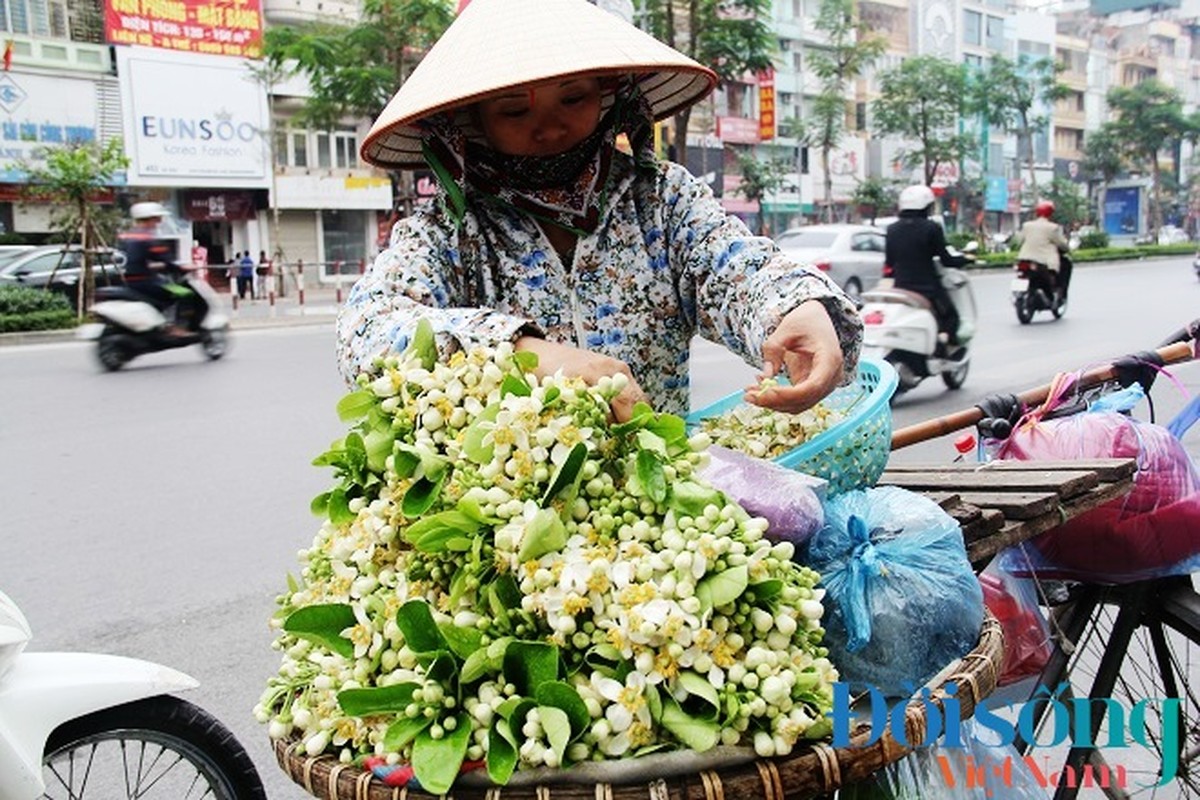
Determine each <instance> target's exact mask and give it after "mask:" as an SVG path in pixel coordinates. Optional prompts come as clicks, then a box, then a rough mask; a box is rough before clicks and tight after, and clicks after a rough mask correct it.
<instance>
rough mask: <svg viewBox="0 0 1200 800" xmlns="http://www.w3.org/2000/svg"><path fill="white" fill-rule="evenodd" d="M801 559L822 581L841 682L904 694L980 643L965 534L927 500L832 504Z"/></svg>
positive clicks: (901, 493)
mask: <svg viewBox="0 0 1200 800" xmlns="http://www.w3.org/2000/svg"><path fill="white" fill-rule="evenodd" d="M801 560H802V561H803V562H804V563H806V564H808V565H809V566H811V567H812V568H813V569H815V570H817V571H818V572H820V573H821V582H822V584H823V585H824V587H825V589H826V594H825V598H824V602H825V608H826V618H825V620H824V624H825V631H826V633H825V639H824V643H825V645H826V646H827V647H828V648H829V658H830V660H831V661H833V663H834V665H835V666H836V667H837V668H838V671H839V673H841V677H842V680H845V681H849V682H852V683H862V684H866V685H868V686H874V687H876V688H877V689H878V690H879V691H880V692H882V693H883V694H884V695H886V696H890V697H903V696H907V695H909V694H911V693H912V691H913V690H914V689H915V688H917V687H920V686H921V685H923V684H924V683H925V682H926V681H928V680H929V679H930V678H931V677H933V676H934V675H935V674H936V673H937V672H938V671H940V670H941V669H942V668H943V667H945V666H946V665H947V664H949V663H950V662H952V661H954V660H955V659H957V658H961V657H962V656H963V655H965V654H966V653H968V652H970V650H971V649H972V648H973V647H974V646H975V644H976V642H978V641H979V630H980V628H981V627H982V625H983V592H982V590H981V589H980V586H979V581H978V580H977V579H976V577H975V573H974V571H973V570H972V569H971V562H970V561H969V560H968V559H967V551H966V548H965V547H964V546H963V540H962V530H961V528H960V527H959V525H958V523H957V522H956V521H955V520H954V518H953V517H951V516H950V515H949V514H947V513H946V512H945V511H943V510H942V509H941V507H940V506H938V505H937V504H936V503H934V502H933V501H932V500H929V499H928V498H926V497H923V496H922V495H919V494H916V493H915V492H910V491H907V490H904V489H900V488H897V487H893V486H884V487H880V488H876V489H866V490H863V491H854V492H846V493H844V494H840V495H836V496H834V497H832V498H830V499H829V501H828V502H827V503H826V504H825V525H824V526H823V527H822V528H821V529H820V530H819V531H818V532H817V533H816V535H815V536H814V537H813V538H812V539H811V540H810V541H809V543H808V547H807V549H806V551H805V553H804V554H803V555H802V557H801Z"/></svg>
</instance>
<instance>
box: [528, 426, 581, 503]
mask: <svg viewBox="0 0 1200 800" xmlns="http://www.w3.org/2000/svg"><path fill="white" fill-rule="evenodd" d="M586 458H587V445H585V444H584V443H583V442H576V443H575V446H574V447H572V448H571V452H570V453H568V454H567V458H566V460H565V461H563V463H562V464H561V465H559V467H558V470H557V471H556V472H555V473H554V478H553V479H551V481H550V486H549V487H547V489H546V493H545V494H544V495H542V502H541V503H539V505H541V506H546V505H549V503H550V501H551V500H552V499H554V497H555V495H557V494H558V493H559V492H561V491H562V490H563V489H564V488H565V487H566V486H567V485H568V484H577V483H578V478H579V475H580V470H581V469H582V468H583V462H584V460H585V459H586Z"/></svg>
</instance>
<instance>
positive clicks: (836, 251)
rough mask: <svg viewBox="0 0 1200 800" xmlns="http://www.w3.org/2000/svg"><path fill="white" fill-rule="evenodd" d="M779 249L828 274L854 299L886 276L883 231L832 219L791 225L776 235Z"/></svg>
mask: <svg viewBox="0 0 1200 800" xmlns="http://www.w3.org/2000/svg"><path fill="white" fill-rule="evenodd" d="M775 242H776V243H777V244H778V245H779V249H780V250H782V251H783V252H784V253H786V254H787V255H788V256H789V257H791V258H794V259H796V260H797V261H800V262H803V263H805V264H809V265H810V266H814V267H816V268H817V269H819V270H821V271H822V272H824V273H826V274H827V275H829V277H830V278H832V279H833V280H834V281H835V282H836V283H837V285H838V286H840V287H842V289H844V290H845V291H846V294H848V295H850V297H851V298H853V299H854V300H855V301H857V300H858V298H859V296H860V295H861V294H862V293H863V291H865V290H867V289H871V288H873V287H874V286H875V284H876V283H878V282H879V279H880V278H882V277H883V250H884V242H885V238H884V235H883V231H881V230H879V229H878V228H873V227H871V226H870V225H851V224H840V223H833V224H828V225H806V226H804V227H801V228H791V229H789V230H786V231H784V232H783V233H781V234H779V236H777V237H776V239H775Z"/></svg>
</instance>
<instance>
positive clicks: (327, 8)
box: [262, 0, 359, 25]
mask: <svg viewBox="0 0 1200 800" xmlns="http://www.w3.org/2000/svg"><path fill="white" fill-rule="evenodd" d="M262 10H263V19H264V20H265V21H266V23H267V24H268V25H303V24H305V23H307V22H316V21H318V20H320V21H324V22H339V21H341V22H346V23H352V22H355V21H357V20H358V18H359V6H358V3H357V2H355V1H354V0H263V6H262Z"/></svg>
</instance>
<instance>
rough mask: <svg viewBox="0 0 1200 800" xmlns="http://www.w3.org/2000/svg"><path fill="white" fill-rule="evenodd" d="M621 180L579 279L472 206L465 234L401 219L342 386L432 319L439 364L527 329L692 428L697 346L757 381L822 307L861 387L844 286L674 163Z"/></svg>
mask: <svg viewBox="0 0 1200 800" xmlns="http://www.w3.org/2000/svg"><path fill="white" fill-rule="evenodd" d="M613 170H614V172H613V176H612V178H611V181H610V184H609V186H610V193H611V196H610V198H609V199H608V202H607V204H606V206H605V209H606V210H605V212H604V216H603V218H602V219H601V221H600V224H599V225H598V227H597V228H596V230H595V231H594V232H593V233H591V234H589V235H587V236H584V237H582V238H580V239H579V240H578V243H577V244H576V247H575V251H574V257H573V260H572V261H571V263H570V264H564V263H563V260H562V259H560V258H559V255H558V253H557V252H556V251H555V250H554V248H553V247H552V246H551V245H550V243H549V241H548V240H547V239H546V237H545V236H544V234H543V233H542V232H541V229H540V228H539V227H538V225H537V223H536V222H535V221H534V220H533V219H531V218H529V217H528V216H525V215H522V214H520V213H518V212H516V211H512V212H506V211H505V210H502V209H497V208H495V207H492V206H488V207H483V206H481V205H478V204H476V203H473V202H471V198H470V196H469V195H468V208H467V213H466V216H465V218H464V220H463V222H462V225H461V227H459V226H456V225H455V223H454V221H453V220H452V219H451V218H450V217H449V216H448V215H447V214H446V213H444V212H443V210H442V208H441V206H440V204H438V203H436V202H435V203H427V204H423V205H422V206H420V207H419V208H418V209H417V210H416V211H415V212H414V213H413V214H412V215H411V216H409V217H406V218H405V219H402V220H400V221H399V222H398V223H397V224H396V226H395V227H394V229H393V230H392V236H391V243H390V246H389V247H388V249H387V250H385V251H384V252H382V253H380V254H379V256H378V257H377V258H376V259H375V262H374V263H373V264H372V266H371V267H370V269H368V270H367V272H366V274H365V275H363V276H362V278H360V279H359V281H358V282H357V283H356V284H355V286H354V288H353V289H352V290H351V292H350V294H349V297H348V298H347V300H346V303H345V305H344V306H343V308H342V310H341V312H340V314H339V318H338V339H339V363H340V367H341V370H342V374H343V375H344V376H345V377H346V378H347V380H348V381H352V380H353V377H354V376H355V375H356V374H357V373H358V372H360V371H362V370H366V369H369V368H370V366H371V360H372V359H373V358H374V357H375V356H378V355H381V354H384V353H386V352H388V351H393V350H403V349H404V348H405V347H406V346H407V345H408V340H409V336H410V334H411V333H412V331H413V330H414V328H415V325H416V322H417V320H418V319H420V318H421V317H425V318H427V319H428V320H429V321H430V322H431V323H432V325H433V329H434V331H435V332H437V334H438V343H439V347H441V348H442V349H443V351H445V349H446V347H447V346H448V345H454V344H457V345H458V346H462V347H466V348H469V347H473V346H477V345H480V344H484V345H495V344H496V343H498V342H500V341H508V340H512V339H514V338H516V337H517V335H518V334H519V333H520V332H521V330H522V329H523V328H526V329H528V328H530V327H532V328H536V329H537V330H538V331H539V332H540V333H541V334H542V335H544V336H545V337H546V338H547V339H550V340H553V341H557V342H564V343H569V344H573V345H576V346H579V347H583V348H586V349H589V350H593V351H595V352H600V353H604V354H605V355H608V356H611V357H613V358H618V359H620V360H622V361H624V362H625V363H626V364H628V365H629V368H630V370H631V371H632V372H633V375H634V377H635V378H636V379H637V381H638V383H639V384H640V385H641V386H642V388H643V389H644V390H645V392H646V395H647V396H648V397H649V398H651V402H652V403H653V404H654V405H655V407H656V408H657V409H658V410H659V411H669V412H671V413H676V414H683V413H686V412H687V408H688V357H689V352H690V350H689V348H690V341H691V339H692V336H693V335H694V334H699V335H701V336H703V337H704V338H706V339H709V340H710V341H713V342H716V343H719V344H722V345H724V346H725V347H727V348H729V349H730V350H732V351H733V352H735V353H737V354H738V355H740V356H741V357H742V358H743V359H744V360H745V361H747V362H748V363H750V364H752V365H754V366H761V364H762V359H761V348H762V343H763V341H764V340H765V339H766V337H767V336H768V335H769V334H770V333H771V331H773V330H774V329H775V327H776V326H777V325H778V324H779V321H780V320H781V319H782V318H783V316H784V315H786V314H787V313H788V312H789V311H791V310H792V309H793V308H795V307H796V306H798V305H799V304H800V303H802V302H804V301H806V300H810V299H814V298H815V299H819V300H821V301H822V302H823V303H824V304H825V307H826V309H827V310H828V312H829V315H830V318H831V319H832V320H833V324H834V326H835V328H836V330H837V333H838V337H839V339H840V341H841V344H842V351H843V355H844V357H845V370H846V371H845V376H844V378H845V380H846V381H849V380H852V379H853V377H854V375H855V370H856V364H857V360H858V354H859V350H860V347H861V343H862V324H861V322H860V320H859V317H858V314H857V312H856V310H855V307H854V305H853V303H852V302H851V301H850V300H849V299H848V298H847V297H846V296H845V295H844V294H843V293H842V292H841V290H840V289H838V288H837V286H836V285H834V284H833V283H832V282H830V281H829V280H828V279H827V278H826V277H825V276H824V275H822V274H820V273H818V272H816V271H813V270H810V269H808V268H806V267H804V266H802V265H799V264H797V263H795V262H792V261H790V260H789V259H787V258H786V257H785V256H784V255H783V254H782V253H780V252H779V250H778V249H777V248H776V247H775V245H774V243H772V242H771V241H770V240H769V239H765V238H762V237H756V236H753V235H751V234H750V232H749V231H748V230H747V229H746V227H745V225H744V224H743V223H742V222H741V221H740V220H738V219H737V218H736V217H733V216H730V215H728V214H726V213H725V211H724V210H723V209H722V208H721V206H720V203H719V201H718V200H717V199H716V198H715V197H713V195H712V192H711V191H710V190H709V189H708V187H707V185H705V184H704V183H703V182H702V181H700V180H698V179H697V178H695V177H693V176H692V175H691V174H690V173H689V172H687V170H685V169H684V168H683V167H681V166H679V165H676V164H671V163H665V162H664V163H662V164H661V165H660V167H659V170H658V172H657V174H655V175H653V176H650V175H645V174H639V173H637V172H635V170H634V168H633V163H632V160H631V159H628V158H627V157H624V156H621V155H620V154H618V160H617V161H616V163H615V165H614V167H613Z"/></svg>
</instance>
